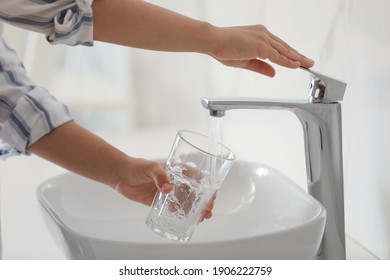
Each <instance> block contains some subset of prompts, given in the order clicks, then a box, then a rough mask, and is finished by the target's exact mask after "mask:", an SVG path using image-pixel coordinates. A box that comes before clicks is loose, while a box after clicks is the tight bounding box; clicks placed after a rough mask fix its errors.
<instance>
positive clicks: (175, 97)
mask: <svg viewBox="0 0 390 280" xmlns="http://www.w3.org/2000/svg"><path fill="white" fill-rule="evenodd" d="M150 2H153V3H155V4H157V5H160V6H165V7H167V8H169V9H172V10H174V11H177V12H179V13H183V14H185V15H187V16H190V17H193V18H197V19H201V20H205V21H209V22H211V23H213V24H214V25H217V26H234V25H249V24H259V23H261V24H264V25H265V26H266V27H267V28H268V29H269V30H270V31H271V32H272V33H274V34H276V35H278V36H279V37H281V38H282V39H284V40H285V41H286V42H288V43H289V44H290V45H291V46H293V47H294V48H296V49H298V50H299V51H300V52H302V53H304V54H305V55H306V56H308V57H310V58H313V59H314V60H315V61H316V65H315V67H314V68H313V69H315V70H317V71H319V72H322V73H324V74H327V75H329V76H333V77H335V78H338V79H341V80H344V81H346V82H347V83H348V86H347V91H346V94H345V97H344V101H342V105H343V140H344V179H345V207H346V232H347V235H348V237H349V238H351V239H352V240H354V241H356V242H357V243H358V244H360V245H361V246H362V247H364V248H366V249H367V250H368V251H370V252H371V253H372V254H374V255H375V256H376V257H378V258H381V259H390V206H389V205H390V204H389V202H390V174H389V172H388V168H389V166H390V148H389V145H388V143H389V142H390V130H389V125H388V122H389V121H390V109H389V108H390V94H389V92H390V79H389V75H390V52H389V50H390V33H389V32H388V30H389V28H390V18H389V17H388V11H390V2H388V1H386V0H371V1H364V0H362V1H352V0H329V1H319V0H315V1H313V0H296V1H285V0H272V1H269V0H240V1H226V0H187V1H182V0H169V1H157V0H153V1H150ZM6 33H7V35H8V37H9V39H10V41H11V42H12V43H13V46H14V47H15V48H16V49H17V51H18V53H19V56H20V57H21V58H22V59H23V61H24V62H25V66H26V68H27V70H28V72H29V73H30V75H31V76H32V77H33V79H34V80H35V81H36V83H38V84H40V85H42V86H44V87H46V88H48V89H49V91H50V92H51V93H52V94H53V95H55V96H56V97H57V98H58V99H59V100H61V101H63V102H64V103H65V104H67V105H68V106H69V108H70V111H71V113H72V114H73V116H74V118H75V120H76V121H78V122H79V123H80V124H82V125H83V126H84V127H86V128H88V129H89V130H91V131H93V132H94V133H96V134H98V135H100V136H101V137H103V138H104V139H106V140H107V141H108V142H110V143H112V144H113V145H115V146H116V147H118V148H120V149H122V150H124V151H125V152H126V153H128V154H130V155H132V156H135V157H145V158H151V159H152V158H161V157H164V156H166V155H167V154H168V152H169V148H170V145H171V142H172V141H173V139H174V137H175V133H176V132H177V130H179V129H191V130H196V131H199V132H202V133H206V134H207V133H208V129H209V123H210V117H209V116H208V112H207V111H206V110H205V109H203V108H202V107H201V105H200V98H201V97H202V96H252V97H266V98H288V99H306V98H307V93H308V85H309V76H308V74H307V73H305V72H303V71H300V70H290V69H284V68H281V67H277V66H275V68H276V71H277V74H276V77H274V78H272V79H271V78H268V77H265V76H261V75H258V74H255V73H251V72H249V71H243V70H239V69H234V68H228V67H225V66H223V65H221V64H219V63H218V62H217V61H215V60H213V59H212V58H210V57H207V56H203V55H200V54H193V53H166V52H153V51H146V50H138V49H132V48H125V47H120V46H114V45H110V44H103V43H98V42H96V43H95V46H94V47H92V48H90V47H82V46H78V47H67V46H51V45H49V44H48V43H47V42H46V40H45V38H44V36H43V35H40V34H35V33H31V32H28V31H24V30H20V29H16V28H14V27H11V26H7V28H6ZM223 142H224V143H225V144H226V145H227V146H228V147H229V148H231V149H232V150H233V151H234V152H235V154H236V156H237V159H239V160H251V161H257V162H261V163H264V164H266V165H269V166H271V167H274V168H276V169H278V170H280V171H282V172H284V173H285V174H286V175H287V176H289V177H290V178H291V179H293V180H294V181H295V182H297V183H298V184H300V185H301V186H303V187H305V186H306V171H305V159H304V150H303V135H302V128H301V125H300V123H299V121H298V119H296V118H295V117H294V116H293V115H292V114H291V113H289V112H280V111H278V112H276V111H232V112H228V113H227V114H226V116H225V117H224V118H223ZM13 163H15V164H14V165H13ZM16 163H17V159H16V160H13V159H10V160H9V161H7V162H6V164H5V165H4V167H3V172H4V169H5V170H6V171H9V172H8V174H11V173H12V170H13V169H16V168H20V164H19V163H17V164H16ZM26 166H29V167H28V168H30V169H34V168H35V166H34V165H27V163H26ZM50 168H52V167H50ZM50 168H46V169H45V170H47V171H45V172H46V177H50V176H52V173H50V170H51V169H50ZM10 172H11V173H10ZM37 172H40V171H38V170H37ZM6 173H7V172H6ZM5 180H7V179H5ZM3 184H4V183H3ZM3 197H4V196H3ZM8 197H12V196H11V195H10V196H8ZM2 199H3V200H4V198H2ZM14 203H15V201H14V200H12V199H11V200H7V202H4V203H3V205H2V207H3V209H5V208H6V205H11V204H12V205H14ZM21 216H23V215H21ZM4 228H5V226H4ZM8 235H10V234H8ZM6 237H7V229H4V239H6ZM6 246H7V245H5V246H4V247H5V248H6ZM8 246H10V245H8ZM8 256H9V257H12V254H10V255H8ZM5 257H7V255H5Z"/></svg>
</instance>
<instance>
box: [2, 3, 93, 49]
mask: <svg viewBox="0 0 390 280" xmlns="http://www.w3.org/2000/svg"><path fill="white" fill-rule="evenodd" d="M1 2H2V3H1V6H0V18H1V19H3V20H4V21H6V22H8V23H9V24H12V25H16V26H19V27H22V28H24V29H28V30H32V31H36V32H40V33H44V34H45V35H46V39H47V40H48V42H50V43H51V44H66V45H71V46H74V45H80V44H81V45H87V46H92V45H93V16H92V8H91V5H92V2H93V0H1Z"/></svg>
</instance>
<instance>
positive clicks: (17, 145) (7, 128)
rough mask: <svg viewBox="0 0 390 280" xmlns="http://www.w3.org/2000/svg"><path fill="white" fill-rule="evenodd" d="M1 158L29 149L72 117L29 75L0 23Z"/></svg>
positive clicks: (64, 107)
mask: <svg viewBox="0 0 390 280" xmlns="http://www.w3.org/2000/svg"><path fill="white" fill-rule="evenodd" d="M0 85H1V86H0V140H1V141H0V157H3V156H8V155H14V154H25V153H26V148H27V147H28V146H29V145H31V144H32V143H34V142H35V141H37V140H38V139H39V138H41V137H42V136H43V135H45V134H47V133H49V132H50V131H52V130H53V129H54V128H56V127H58V126H60V125H62V124H64V123H66V122H68V121H70V120H72V117H71V116H70V114H69V111H68V109H67V107H66V106H65V105H64V104H62V103H61V102H59V101H58V100H56V99H55V98H54V96H52V95H50V94H49V92H48V91H47V90H46V89H45V88H43V87H40V86H38V85H36V84H35V83H34V82H33V81H31V79H30V78H29V77H28V76H27V74H26V71H25V69H24V66H23V64H22V63H21V61H20V60H19V59H18V57H17V55H16V53H15V51H14V50H13V49H12V48H11V47H10V46H9V45H8V43H7V41H6V39H5V37H4V35H3V34H2V24H1V22H0Z"/></svg>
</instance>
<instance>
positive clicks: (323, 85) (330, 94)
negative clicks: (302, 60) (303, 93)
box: [301, 67, 347, 103]
mask: <svg viewBox="0 0 390 280" xmlns="http://www.w3.org/2000/svg"><path fill="white" fill-rule="evenodd" d="M301 69H302V70H304V71H306V72H309V74H310V89H309V102H311V103H334V102H337V101H341V100H343V97H344V92H345V89H346V87H347V83H345V82H343V81H340V80H337V79H334V78H331V77H328V76H325V75H323V74H321V73H318V72H316V71H313V70H311V69H307V68H303V67H301Z"/></svg>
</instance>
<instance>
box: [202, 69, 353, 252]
mask: <svg viewBox="0 0 390 280" xmlns="http://www.w3.org/2000/svg"><path fill="white" fill-rule="evenodd" d="M301 69H302V70H305V71H307V72H309V74H310V89H309V99H308V100H278V99H262V98H224V97H222V98H208V97H202V99H201V104H202V106H203V107H205V108H206V109H208V110H209V111H210V115H211V116H213V117H222V116H224V115H225V112H226V111H227V110H234V109H270V110H283V109H285V110H290V111H292V112H293V113H294V114H295V115H296V116H297V117H298V119H299V120H300V121H301V124H302V127H303V133H304V142H305V155H306V173H307V183H308V192H309V193H310V194H311V195H312V196H313V197H315V198H316V199H317V200H318V201H320V202H321V203H322V204H323V205H324V207H325V209H326V211H327V220H326V226H325V231H324V236H323V240H322V244H321V247H320V248H319V251H318V253H317V257H316V258H317V259H345V257H346V256H345V229H344V186H343V156H342V132H341V105H340V103H338V101H341V100H342V99H343V96H344V92H345V89H346V86H347V84H346V83H344V82H342V81H339V80H336V79H333V78H330V77H327V76H325V75H322V74H320V73H317V72H315V71H313V70H310V69H305V68H301Z"/></svg>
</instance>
